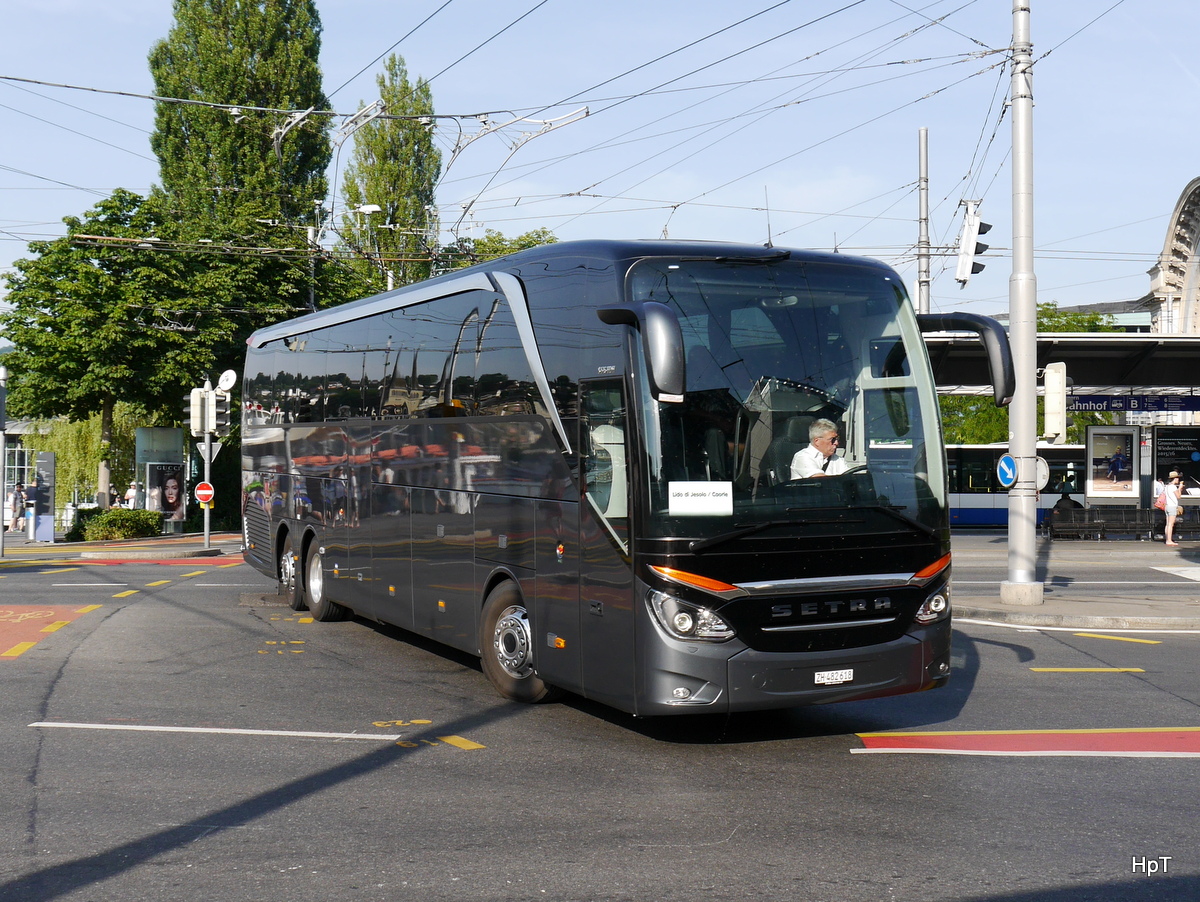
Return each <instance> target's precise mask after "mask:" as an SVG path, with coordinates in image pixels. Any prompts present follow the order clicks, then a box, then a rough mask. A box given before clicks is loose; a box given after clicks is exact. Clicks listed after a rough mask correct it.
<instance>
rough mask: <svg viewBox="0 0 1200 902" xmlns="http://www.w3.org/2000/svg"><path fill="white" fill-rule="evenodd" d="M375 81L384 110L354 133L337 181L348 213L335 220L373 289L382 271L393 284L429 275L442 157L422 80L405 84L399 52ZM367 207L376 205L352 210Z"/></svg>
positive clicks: (378, 285) (377, 286)
mask: <svg viewBox="0 0 1200 902" xmlns="http://www.w3.org/2000/svg"><path fill="white" fill-rule="evenodd" d="M376 84H377V85H378V86H379V99H380V101H381V102H382V104H383V114H384V115H383V117H381V118H376V119H373V120H371V121H370V122H368V123H367V124H366V125H363V126H362V127H361V128H359V129H358V131H356V132H355V133H354V157H353V160H352V161H351V162H350V164H349V165H348V166H347V167H346V175H345V178H344V179H343V182H342V194H343V197H344V198H345V201H346V209H347V210H348V211H350V212H348V213H347V214H346V215H345V216H344V217H343V218H342V243H343V244H344V245H345V246H346V247H347V248H349V249H350V250H351V251H353V252H354V253H355V254H357V255H358V257H359V262H358V264H357V265H356V267H355V268H356V269H359V270H360V271H362V272H364V273H365V274H367V275H368V276H369V279H370V282H371V285H372V287H373V288H374V290H377V291H378V290H382V289H383V288H384V287H385V285H386V283H387V273H388V272H391V273H392V275H393V276H394V279H395V284H396V285H407V284H410V283H412V282H419V281H421V280H422V279H426V278H428V277H429V274H430V270H431V267H432V256H433V246H434V243H435V242H436V237H437V236H436V225H437V223H436V218H435V216H436V214H435V208H434V186H435V185H436V184H437V180H438V175H439V174H440V172H441V168H442V157H441V154H440V153H439V151H438V150H437V148H436V147H434V144H433V119H432V116H433V94H432V91H431V90H430V87H429V82H427V81H425V80H424V79H417V82H416V84H415V85H414V84H412V83H410V82H409V80H408V70H407V69H406V68H405V66H404V60H403V58H401V57H399V56H396V55H392V56H389V57H388V60H387V63H386V64H385V66H384V72H383V73H382V74H381V75H379V76H378V77H377V79H376ZM390 117H411V118H390ZM368 205H374V206H376V207H378V208H379V210H378V211H377V212H374V213H370V214H365V213H356V212H354V211H355V210H358V209H359V208H360V207H364V206H368Z"/></svg>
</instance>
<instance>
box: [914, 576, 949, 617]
mask: <svg viewBox="0 0 1200 902" xmlns="http://www.w3.org/2000/svg"><path fill="white" fill-rule="evenodd" d="M949 616H950V587H949V586H942V588H940V589H938V590H937V591H936V592H934V593H933V594H932V595H930V596H929V597H928V598H926V599H925V603H924V604H922V605H921V607H919V608H918V609H917V616H916V617H915V618H913V619H915V620H916V621H917V623H919V624H921V625H922V626H924V625H926V624H929V623H937V622H938V621H939V620H945V619H946V618H947V617H949Z"/></svg>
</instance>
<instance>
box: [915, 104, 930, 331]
mask: <svg viewBox="0 0 1200 902" xmlns="http://www.w3.org/2000/svg"><path fill="white" fill-rule="evenodd" d="M920 136H921V138H920V174H919V176H918V178H917V185H918V190H917V194H918V196H919V197H920V231H919V233H918V238H917V313H928V312H929V287H930V280H929V129H927V128H922V129H921V130H920Z"/></svg>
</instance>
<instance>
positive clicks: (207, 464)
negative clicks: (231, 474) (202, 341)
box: [204, 379, 213, 548]
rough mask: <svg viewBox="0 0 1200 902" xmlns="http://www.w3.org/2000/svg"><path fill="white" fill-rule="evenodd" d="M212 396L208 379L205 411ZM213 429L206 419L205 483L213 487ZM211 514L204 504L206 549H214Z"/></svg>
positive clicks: (205, 386) (205, 383) (205, 385)
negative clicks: (210, 521)
mask: <svg viewBox="0 0 1200 902" xmlns="http://www.w3.org/2000/svg"><path fill="white" fill-rule="evenodd" d="M211 395H212V383H211V382H209V381H208V380H207V379H205V380H204V409H205V410H208V399H209V397H211ZM212 427H213V424H212V423H209V422H208V418H207V417H205V423H204V481H205V482H208V483H209V484H210V485H211V482H210V477H211V475H212V473H211V470H212V437H213V434H212ZM211 513H212V509H211V508H210V507H209V506H208V504H207V503H205V504H204V547H205V548H211V547H212V543H211V542H210V540H209V536H210V532H209V519H208V518H209V515H210V514H211Z"/></svg>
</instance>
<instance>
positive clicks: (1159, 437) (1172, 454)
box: [1153, 426, 1200, 504]
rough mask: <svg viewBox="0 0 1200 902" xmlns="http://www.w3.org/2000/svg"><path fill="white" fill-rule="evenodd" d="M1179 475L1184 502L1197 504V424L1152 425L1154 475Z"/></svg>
mask: <svg viewBox="0 0 1200 902" xmlns="http://www.w3.org/2000/svg"><path fill="white" fill-rule="evenodd" d="M1172 470H1175V471H1176V472H1178V473H1181V474H1182V475H1183V487H1184V494H1183V500H1184V501H1185V502H1187V501H1190V502H1191V503H1193V504H1195V503H1200V426H1155V427H1154V474H1153V476H1154V478H1155V479H1165V478H1166V477H1167V476H1168V475H1170V473H1171V471H1172Z"/></svg>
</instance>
